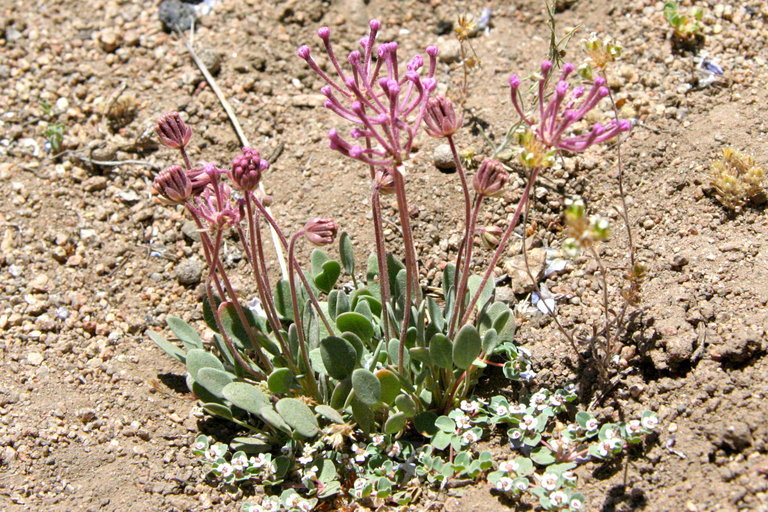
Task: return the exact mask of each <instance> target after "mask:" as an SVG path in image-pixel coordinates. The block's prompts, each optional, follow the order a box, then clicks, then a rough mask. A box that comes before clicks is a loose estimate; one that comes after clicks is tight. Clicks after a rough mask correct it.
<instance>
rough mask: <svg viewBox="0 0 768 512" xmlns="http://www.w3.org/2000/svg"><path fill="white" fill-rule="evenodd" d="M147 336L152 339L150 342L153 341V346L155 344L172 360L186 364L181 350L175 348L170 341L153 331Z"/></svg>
mask: <svg viewBox="0 0 768 512" xmlns="http://www.w3.org/2000/svg"><path fill="white" fill-rule="evenodd" d="M148 334H149V337H150V338H152V341H154V342H155V344H157V346H158V347H160V348H161V349H162V350H163V352H165V353H166V354H168V355H169V356H171V357H172V358H174V359H176V360H178V361H181V362H182V363H184V364H186V362H187V358H186V356H185V354H184V351H183V350H181V349H180V348H179V347H177V346H176V345H174V344H173V343H171V342H170V341H168V340H166V339H165V338H163V337H162V336H161V335H160V334H158V333H156V332H155V331H148Z"/></svg>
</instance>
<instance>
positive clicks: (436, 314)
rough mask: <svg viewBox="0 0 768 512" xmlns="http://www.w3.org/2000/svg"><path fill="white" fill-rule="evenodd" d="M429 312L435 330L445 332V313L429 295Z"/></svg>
mask: <svg viewBox="0 0 768 512" xmlns="http://www.w3.org/2000/svg"><path fill="white" fill-rule="evenodd" d="M427 311H429V319H430V321H431V323H432V325H434V326H435V329H436V330H437V331H440V332H442V331H443V330H445V318H443V312H442V310H441V309H440V306H439V305H438V304H437V302H436V301H435V299H433V298H432V297H431V296H429V295H427Z"/></svg>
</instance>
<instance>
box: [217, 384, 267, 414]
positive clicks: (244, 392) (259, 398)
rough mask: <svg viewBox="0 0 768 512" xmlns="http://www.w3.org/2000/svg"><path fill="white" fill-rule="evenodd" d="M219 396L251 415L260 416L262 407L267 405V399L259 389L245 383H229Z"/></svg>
mask: <svg viewBox="0 0 768 512" xmlns="http://www.w3.org/2000/svg"><path fill="white" fill-rule="evenodd" d="M221 394H222V395H223V396H224V398H226V399H227V400H229V401H230V402H232V404H233V405H236V406H237V407H239V408H241V409H243V410H244V411H248V412H250V413H252V414H261V413H260V410H261V408H262V407H264V406H267V405H269V398H267V395H265V394H264V393H263V392H262V391H261V390H260V389H259V388H257V387H256V386H253V385H251V384H248V383H246V382H231V383H229V384H227V385H226V386H224V389H222V391H221Z"/></svg>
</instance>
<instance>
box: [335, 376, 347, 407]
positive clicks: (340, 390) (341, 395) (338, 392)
mask: <svg viewBox="0 0 768 512" xmlns="http://www.w3.org/2000/svg"><path fill="white" fill-rule="evenodd" d="M351 392H352V379H350V378H347V379H344V380H342V381H339V383H338V384H336V387H335V388H333V393H332V394H331V407H333V408H334V409H337V410H341V409H342V408H343V407H344V404H345V403H346V401H347V397H349V394H350V393H351Z"/></svg>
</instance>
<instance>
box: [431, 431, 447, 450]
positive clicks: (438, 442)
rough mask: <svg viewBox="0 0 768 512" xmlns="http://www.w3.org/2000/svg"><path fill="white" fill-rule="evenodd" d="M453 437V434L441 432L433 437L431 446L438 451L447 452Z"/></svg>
mask: <svg viewBox="0 0 768 512" xmlns="http://www.w3.org/2000/svg"><path fill="white" fill-rule="evenodd" d="M451 437H452V434H448V433H447V432H442V431H441V432H438V433H437V434H435V435H434V436H432V441H430V444H431V445H432V446H434V447H435V448H437V449H438V450H445V449H446V448H448V445H449V444H451Z"/></svg>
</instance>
